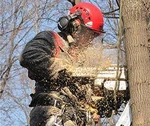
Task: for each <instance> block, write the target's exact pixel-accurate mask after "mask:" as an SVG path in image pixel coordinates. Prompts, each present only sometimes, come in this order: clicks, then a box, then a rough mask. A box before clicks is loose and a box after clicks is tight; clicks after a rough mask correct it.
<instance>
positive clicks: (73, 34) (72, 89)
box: [20, 2, 103, 126]
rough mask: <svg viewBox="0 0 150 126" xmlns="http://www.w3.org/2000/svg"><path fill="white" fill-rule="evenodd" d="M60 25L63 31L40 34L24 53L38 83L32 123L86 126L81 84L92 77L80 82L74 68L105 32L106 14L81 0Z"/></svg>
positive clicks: (36, 125) (24, 61) (23, 61)
mask: <svg viewBox="0 0 150 126" xmlns="http://www.w3.org/2000/svg"><path fill="white" fill-rule="evenodd" d="M58 28H59V29H60V31H61V32H59V33H55V32H52V31H43V32H40V33H38V34H37V35H36V36H35V37H34V38H33V39H32V40H31V41H30V42H28V43H27V45H26V46H25V48H24V50H23V52H22V55H21V60H20V64H21V66H23V67H25V68H27V69H28V76H29V78H30V79H32V80H35V82H36V83H35V93H34V94H31V97H32V101H31V104H30V107H34V108H33V109H32V111H31V113H30V125H31V126H54V125H65V126H84V125H85V124H86V121H87V120H86V117H85V114H84V112H81V110H80V108H79V106H78V103H79V102H80V101H82V100H84V99H85V96H84V95H85V91H84V90H82V91H81V89H80V88H79V87H78V86H80V85H81V86H82V85H85V84H86V83H89V82H88V81H89V80H88V81H87V80H86V79H84V80H80V81H78V82H77V79H76V78H73V77H72V69H74V63H77V62H78V61H77V58H76V57H78V53H79V52H81V51H82V50H83V49H85V48H87V47H88V46H89V45H90V44H91V41H92V40H93V39H94V38H95V37H97V36H98V35H100V34H101V33H102V28H103V16H102V13H101V11H100V10H99V9H98V8H97V7H96V6H95V5H93V4H90V3H87V2H81V3H79V4H77V5H75V6H73V7H72V8H71V9H70V13H69V15H68V16H64V17H61V18H60V19H59V21H58ZM80 65H82V63H80ZM77 85H78V86H77ZM80 99H82V100H80ZM85 100H86V99H85ZM77 102H78V103H77ZM93 118H94V117H93Z"/></svg>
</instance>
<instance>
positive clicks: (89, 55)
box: [68, 44, 111, 74]
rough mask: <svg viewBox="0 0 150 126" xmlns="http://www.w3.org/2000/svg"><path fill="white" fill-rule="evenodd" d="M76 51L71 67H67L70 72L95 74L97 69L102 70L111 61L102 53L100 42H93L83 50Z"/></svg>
mask: <svg viewBox="0 0 150 126" xmlns="http://www.w3.org/2000/svg"><path fill="white" fill-rule="evenodd" d="M76 51H77V54H78V55H77V57H75V58H73V64H72V67H68V68H70V69H68V70H69V71H71V72H72V73H78V74H79V73H80V72H81V73H83V72H84V74H85V73H86V72H87V74H89V73H90V74H97V70H103V69H105V68H107V67H109V66H110V65H111V61H110V60H109V59H108V57H105V56H104V55H103V53H102V52H103V47H102V44H95V45H93V46H90V47H88V48H87V49H85V50H82V51H81V50H76ZM92 71H93V72H92Z"/></svg>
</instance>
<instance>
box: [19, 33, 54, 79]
mask: <svg viewBox="0 0 150 126" xmlns="http://www.w3.org/2000/svg"><path fill="white" fill-rule="evenodd" d="M54 50H55V44H54V38H53V36H52V33H51V32H48V31H43V32H40V33H38V34H37V35H36V36H35V37H34V38H33V39H32V40H31V41H30V42H28V43H27V44H26V46H25V48H24V50H23V52H22V54H21V59H20V65H21V66H23V67H25V68H27V69H28V71H29V73H32V76H34V77H30V75H29V77H30V78H31V79H34V80H35V78H37V79H39V80H40V79H43V78H44V77H48V76H49V75H50V73H51V71H49V69H48V68H49V66H50V65H51V64H52V61H51V60H50V58H51V57H53V53H54Z"/></svg>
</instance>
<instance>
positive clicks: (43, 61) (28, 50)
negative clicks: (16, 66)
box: [20, 31, 89, 103]
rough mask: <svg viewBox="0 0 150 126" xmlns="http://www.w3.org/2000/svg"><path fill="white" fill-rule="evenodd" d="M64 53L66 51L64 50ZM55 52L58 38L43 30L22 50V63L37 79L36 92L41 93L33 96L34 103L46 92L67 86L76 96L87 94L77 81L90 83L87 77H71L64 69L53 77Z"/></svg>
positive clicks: (33, 77)
mask: <svg viewBox="0 0 150 126" xmlns="http://www.w3.org/2000/svg"><path fill="white" fill-rule="evenodd" d="M59 34H60V36H59V37H63V38H64V41H66V39H65V35H64V36H63V34H61V33H59ZM61 51H62V50H61ZM62 53H65V52H63V51H62ZM55 54H56V39H55V37H54V36H53V33H52V32H50V31H43V32H40V33H39V34H37V35H36V36H35V37H34V38H33V39H32V40H31V41H30V42H28V43H27V45H26V46H25V48H24V50H23V52H22V55H21V60H20V64H21V66H23V67H25V68H27V69H28V76H29V78H31V79H33V80H35V81H36V84H35V94H39V95H34V96H33V99H34V100H33V102H32V103H34V102H37V99H43V98H44V97H45V96H46V94H45V93H50V92H51V91H57V92H59V91H60V90H61V89H62V88H63V87H66V86H67V87H68V89H69V90H70V92H72V94H74V95H76V97H80V96H84V94H85V93H84V91H80V88H78V86H76V85H77V83H81V84H87V83H89V80H88V79H86V78H84V79H81V78H71V79H70V78H69V75H68V74H66V73H65V72H64V71H62V73H61V74H60V76H59V78H58V79H53V78H52V75H51V73H52V71H53V70H52V69H49V68H50V66H51V65H52V63H53V61H52V60H51V58H52V57H55ZM42 93H43V95H42ZM45 98H46V97H45ZM39 101H41V100H39Z"/></svg>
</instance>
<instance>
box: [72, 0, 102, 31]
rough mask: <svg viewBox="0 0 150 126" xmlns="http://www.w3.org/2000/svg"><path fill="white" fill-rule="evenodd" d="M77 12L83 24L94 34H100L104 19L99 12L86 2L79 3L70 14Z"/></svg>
mask: <svg viewBox="0 0 150 126" xmlns="http://www.w3.org/2000/svg"><path fill="white" fill-rule="evenodd" d="M77 11H79V12H80V13H81V17H82V19H83V22H84V24H85V25H86V26H87V27H89V28H90V29H92V30H94V31H95V32H102V30H103V25H104V19H103V14H102V12H101V10H100V9H99V8H98V7H96V6H95V5H93V4H91V3H88V2H81V3H79V4H76V5H75V6H73V7H72V8H71V9H70V14H73V13H76V12H77Z"/></svg>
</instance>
